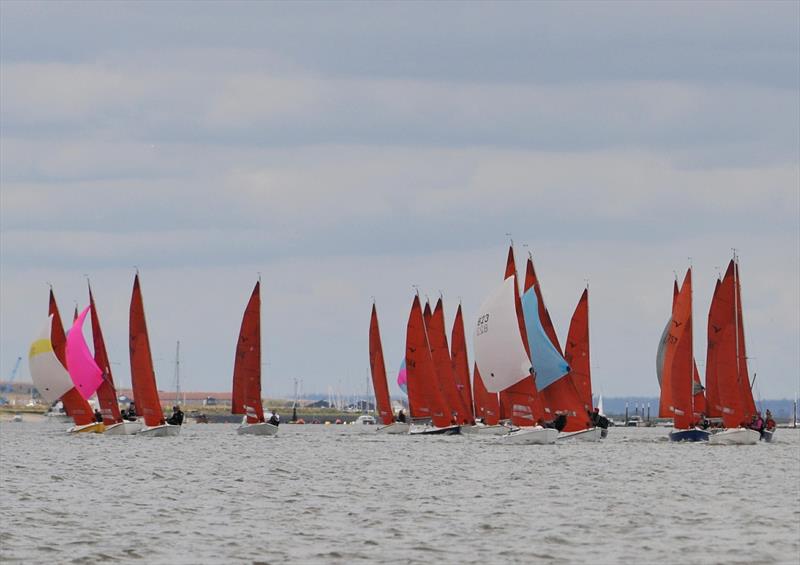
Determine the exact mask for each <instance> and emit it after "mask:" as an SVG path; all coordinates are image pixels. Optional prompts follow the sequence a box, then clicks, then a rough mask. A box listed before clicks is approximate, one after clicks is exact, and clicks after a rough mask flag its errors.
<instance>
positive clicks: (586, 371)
mask: <svg viewBox="0 0 800 565" xmlns="http://www.w3.org/2000/svg"><path fill="white" fill-rule="evenodd" d="M564 358H565V359H566V361H567V364H569V367H570V373H569V376H568V378H569V379H570V380H571V381H572V384H573V385H574V387H575V389H576V391H577V393H578V398H579V400H580V402H581V404H583V408H584V410H585V411H591V410H592V372H591V366H590V357H589V289H588V288H587V289H584V291H583V294H582V295H581V299H580V300H579V301H578V305H577V306H576V307H575V313H574V314H572V320H571V321H570V324H569V333H568V334H567V343H566V348H565V350H564Z"/></svg>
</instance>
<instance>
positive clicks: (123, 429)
mask: <svg viewBox="0 0 800 565" xmlns="http://www.w3.org/2000/svg"><path fill="white" fill-rule="evenodd" d="M141 429H142V423H141V422H130V421H127V420H126V421H124V422H120V423H119V424H111V425H110V426H106V431H105V432H104V433H105V434H106V435H107V436H132V435H134V434H138V433H139V430H141Z"/></svg>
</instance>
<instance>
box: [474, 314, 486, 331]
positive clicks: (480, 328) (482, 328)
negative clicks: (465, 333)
mask: <svg viewBox="0 0 800 565" xmlns="http://www.w3.org/2000/svg"><path fill="white" fill-rule="evenodd" d="M488 331H489V314H484V315H483V316H481V317H480V318H478V327H477V329H476V331H475V335H482V334H485V333H486V332H488Z"/></svg>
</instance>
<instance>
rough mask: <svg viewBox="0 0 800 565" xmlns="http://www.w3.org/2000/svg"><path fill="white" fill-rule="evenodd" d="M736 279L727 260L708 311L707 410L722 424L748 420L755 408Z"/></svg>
mask: <svg viewBox="0 0 800 565" xmlns="http://www.w3.org/2000/svg"><path fill="white" fill-rule="evenodd" d="M738 283H739V280H738V265H737V264H736V263H735V261H734V260H731V262H730V263H729V264H728V269H727V271H726V272H725V276H724V277H723V279H722V280H721V281H720V280H718V281H717V284H716V288H715V290H714V296H713V298H712V300H711V307H710V308H709V312H708V355H707V356H706V387H707V401H708V411H709V414H710V415H712V416H716V417H721V418H722V421H723V424H724V425H725V427H726V428H733V427H736V426H739V425H740V424H743V423H749V422H750V419H751V418H752V416H753V414H755V411H756V409H755V402H754V401H753V392H752V390H751V389H750V378H749V375H748V373H747V359H746V356H745V351H744V331H743V329H742V318H741V296H739V294H738V290H739V288H738Z"/></svg>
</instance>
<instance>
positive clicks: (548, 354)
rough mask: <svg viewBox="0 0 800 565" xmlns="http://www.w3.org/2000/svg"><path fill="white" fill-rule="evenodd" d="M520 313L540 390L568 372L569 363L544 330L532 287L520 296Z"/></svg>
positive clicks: (537, 385) (537, 301)
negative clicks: (523, 319)
mask: <svg viewBox="0 0 800 565" xmlns="http://www.w3.org/2000/svg"><path fill="white" fill-rule="evenodd" d="M522 313H523V314H524V316H525V330H526V331H527V333H528V346H529V347H530V350H531V362H532V363H533V370H534V371H536V388H537V389H538V390H542V389H544V388H546V387H548V386H550V385H551V384H553V383H554V382H556V381H557V380H558V379H560V378H561V377H563V376H564V375H566V374H567V373H569V365H568V364H567V362H566V360H564V358H563V357H562V356H561V354H560V353H559V352H558V349H556V348H555V346H554V345H553V342H551V341H550V338H549V337H547V334H546V333H545V331H544V327H543V326H542V321H541V320H540V319H539V300H538V299H537V297H536V291H535V290H534V289H533V287H531V288H529V289H528V291H527V292H526V293H525V294H524V295H523V296H522Z"/></svg>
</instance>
